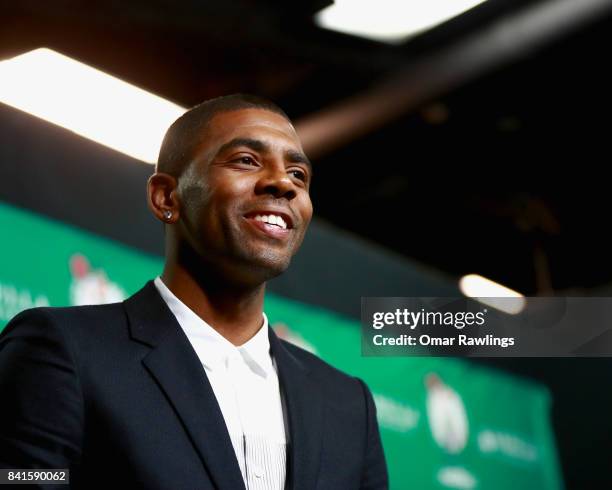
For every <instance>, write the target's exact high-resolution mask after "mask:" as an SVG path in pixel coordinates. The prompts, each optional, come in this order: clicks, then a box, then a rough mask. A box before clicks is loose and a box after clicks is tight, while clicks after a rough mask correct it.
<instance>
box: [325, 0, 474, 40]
mask: <svg viewBox="0 0 612 490" xmlns="http://www.w3.org/2000/svg"><path fill="white" fill-rule="evenodd" d="M484 1H485V0H426V1H422V2H417V1H407V0H377V1H375V2H369V1H364V0H335V1H334V3H333V5H330V6H329V7H326V8H324V9H323V10H321V11H320V12H318V13H317V14H316V16H315V22H316V23H317V24H318V25H319V26H321V27H324V28H326V29H331V30H335V31H340V32H344V33H347V34H352V35H356V36H361V37H365V38H368V39H373V40H375V41H382V42H386V43H391V44H399V43H402V42H404V41H406V40H407V39H409V38H410V37H412V36H415V35H416V34H419V33H421V32H423V31H425V30H427V29H431V28H432V27H434V26H436V25H439V24H442V23H443V22H445V21H447V20H449V19H451V18H453V17H456V16H458V15H460V14H462V13H463V12H465V11H467V10H469V9H471V8H473V7H475V6H476V5H479V4H481V3H483V2H484Z"/></svg>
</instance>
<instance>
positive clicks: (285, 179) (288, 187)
mask: <svg viewBox="0 0 612 490" xmlns="http://www.w3.org/2000/svg"><path fill="white" fill-rule="evenodd" d="M255 193H256V194H271V195H273V196H274V197H275V198H276V199H280V198H281V197H284V198H285V199H289V200H291V199H293V198H294V197H295V196H296V192H295V184H294V183H293V181H292V180H291V179H290V178H289V175H287V170H286V169H285V165H284V164H283V165H282V168H281V167H280V166H274V167H269V168H268V169H267V170H266V171H265V172H263V173H262V175H261V178H260V179H259V180H258V181H257V186H256V188H255Z"/></svg>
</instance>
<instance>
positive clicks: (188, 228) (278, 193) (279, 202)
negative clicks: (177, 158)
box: [179, 109, 312, 280]
mask: <svg viewBox="0 0 612 490" xmlns="http://www.w3.org/2000/svg"><path fill="white" fill-rule="evenodd" d="M203 141H204V143H203V144H202V146H201V148H199V150H198V151H197V154H196V158H195V159H194V161H193V163H192V164H191V165H190V167H189V169H188V170H186V172H185V174H184V175H183V176H182V177H181V178H180V179H179V196H180V200H181V214H182V218H183V219H182V220H181V221H182V225H183V229H182V231H183V232H184V233H185V234H186V237H187V239H188V241H189V242H190V243H191V245H192V246H193V248H194V249H195V250H196V251H197V252H198V253H199V254H200V255H201V256H202V258H203V259H204V260H205V261H206V262H209V263H211V264H213V265H216V266H219V267H222V268H224V269H226V270H228V271H230V272H231V273H232V274H235V273H237V272H236V271H238V273H240V274H242V273H244V274H249V273H251V272H253V271H256V272H257V274H258V277H261V275H262V274H263V276H264V280H265V279H268V278H271V277H274V276H276V275H278V274H280V273H281V272H283V271H284V270H285V269H286V268H287V267H288V266H289V262H290V260H291V257H292V256H293V255H294V254H295V253H296V252H297V250H298V248H299V246H300V244H301V243H302V240H303V238H304V233H305V231H306V228H307V227H308V224H309V223H310V219H311V217H312V203H311V201H310V195H309V187H310V179H311V168H310V165H309V163H308V160H307V159H306V157H305V156H304V153H303V150H302V146H301V144H300V141H299V139H298V137H297V134H296V133H295V130H294V129H293V126H292V125H291V124H290V123H289V121H287V120H286V119H285V118H284V117H283V116H281V115H279V114H276V113H274V112H270V111H266V110H262V109H243V110H237V111H232V112H224V113H220V114H218V115H216V116H215V117H214V118H213V119H212V121H211V123H210V125H209V126H208V127H207V129H206V134H205V135H204V138H203Z"/></svg>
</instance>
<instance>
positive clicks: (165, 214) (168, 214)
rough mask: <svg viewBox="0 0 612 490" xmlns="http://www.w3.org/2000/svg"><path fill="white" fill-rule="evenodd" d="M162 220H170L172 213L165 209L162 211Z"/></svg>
mask: <svg viewBox="0 0 612 490" xmlns="http://www.w3.org/2000/svg"><path fill="white" fill-rule="evenodd" d="M164 218H166V219H170V218H172V211H170V210H169V209H166V210H165V211H164Z"/></svg>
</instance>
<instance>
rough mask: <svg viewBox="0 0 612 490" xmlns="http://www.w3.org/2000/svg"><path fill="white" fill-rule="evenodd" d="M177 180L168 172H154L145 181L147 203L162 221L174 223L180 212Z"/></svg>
mask: <svg viewBox="0 0 612 490" xmlns="http://www.w3.org/2000/svg"><path fill="white" fill-rule="evenodd" d="M177 186H178V181H177V180H176V178H175V177H173V176H172V175H170V174H166V173H163V172H155V173H154V174H153V175H151V176H150V177H149V180H148V181H147V204H148V205H149V209H150V210H151V211H152V212H153V214H154V215H155V217H156V218H157V219H158V220H160V221H162V222H163V223H169V224H172V223H176V221H177V220H178V218H179V213H180V202H179V199H178V192H177Z"/></svg>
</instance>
